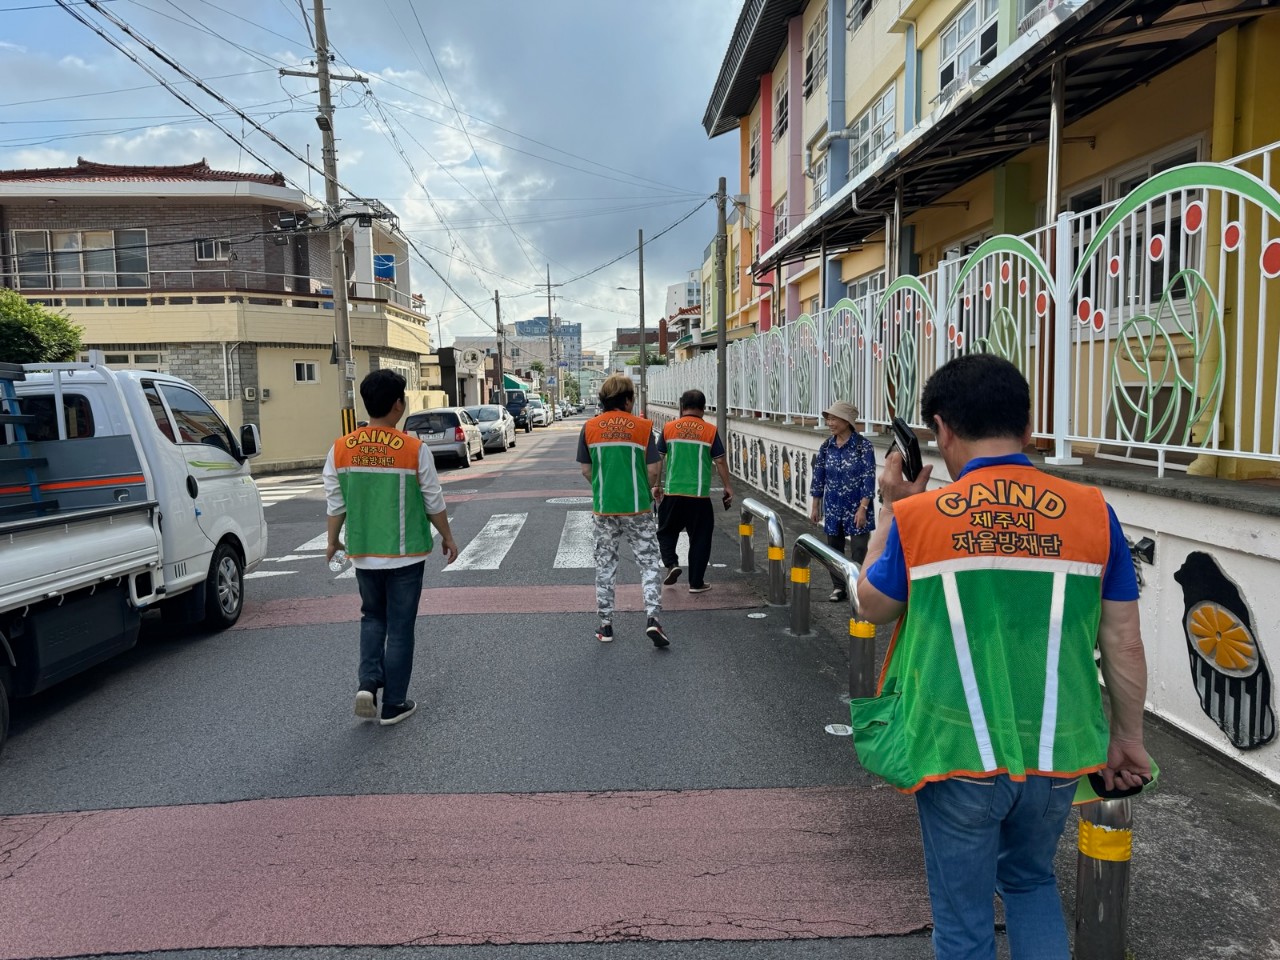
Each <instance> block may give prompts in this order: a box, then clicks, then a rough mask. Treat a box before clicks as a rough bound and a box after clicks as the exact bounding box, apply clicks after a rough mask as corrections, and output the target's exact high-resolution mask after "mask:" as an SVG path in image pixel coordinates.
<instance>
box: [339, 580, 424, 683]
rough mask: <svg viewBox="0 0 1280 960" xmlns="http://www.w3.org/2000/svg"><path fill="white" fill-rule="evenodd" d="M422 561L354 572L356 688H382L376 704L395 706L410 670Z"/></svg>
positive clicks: (407, 680) (420, 593)
mask: <svg viewBox="0 0 1280 960" xmlns="http://www.w3.org/2000/svg"><path fill="white" fill-rule="evenodd" d="M425 568H426V562H425V561H423V562H420V563H414V564H410V565H409V566H407V567H395V568H393V569H391V570H360V569H359V568H357V569H356V583H358V584H359V585H360V686H361V687H377V686H381V687H383V688H384V689H383V691H382V702H383V703H390V704H393V705H399V704H401V703H404V701H405V697H406V696H408V693H409V674H411V673H412V672H413V628H414V624H416V623H417V620H418V601H419V600H421V599H422V572H423V570H424V569H425Z"/></svg>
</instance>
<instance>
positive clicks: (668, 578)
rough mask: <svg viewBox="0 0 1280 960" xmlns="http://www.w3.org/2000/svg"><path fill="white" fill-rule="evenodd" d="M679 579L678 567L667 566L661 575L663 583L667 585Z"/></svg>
mask: <svg viewBox="0 0 1280 960" xmlns="http://www.w3.org/2000/svg"><path fill="white" fill-rule="evenodd" d="M679 579H680V568H679V567H667V572H666V573H665V574H663V576H662V582H663V584H665V585H666V586H668V587H669V586H671V585H672V584H673V583H675V582H676V581H677V580H679Z"/></svg>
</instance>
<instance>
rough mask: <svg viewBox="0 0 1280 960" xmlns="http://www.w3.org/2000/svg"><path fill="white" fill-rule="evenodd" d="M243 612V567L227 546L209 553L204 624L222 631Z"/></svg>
mask: <svg viewBox="0 0 1280 960" xmlns="http://www.w3.org/2000/svg"><path fill="white" fill-rule="evenodd" d="M242 609H244V564H243V563H241V561H240V554H238V553H236V551H235V549H234V548H233V547H231V546H230V545H229V544H226V543H220V544H218V548H217V549H216V550H214V551H213V560H212V561H211V562H210V564H209V577H208V579H207V580H206V581H205V622H206V623H207V624H208V625H209V626H211V627H213V628H214V629H215V630H225V629H226V628H227V627H229V626H231V625H232V624H234V623H235V622H236V621H237V620H239V619H240V611H241V610H242Z"/></svg>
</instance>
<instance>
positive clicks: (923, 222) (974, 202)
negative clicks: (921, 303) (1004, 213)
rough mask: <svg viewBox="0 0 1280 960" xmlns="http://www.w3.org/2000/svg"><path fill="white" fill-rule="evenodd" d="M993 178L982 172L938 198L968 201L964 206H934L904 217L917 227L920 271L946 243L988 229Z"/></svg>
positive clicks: (933, 262) (931, 265) (931, 263)
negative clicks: (966, 205)
mask: <svg viewBox="0 0 1280 960" xmlns="http://www.w3.org/2000/svg"><path fill="white" fill-rule="evenodd" d="M994 180H995V176H994V174H992V173H984V174H982V175H981V176H979V177H976V178H975V179H973V180H970V181H969V182H968V183H966V184H965V185H964V186H962V187H960V188H959V189H957V190H953V191H951V193H949V194H947V195H946V196H945V197H943V198H941V200H939V201H938V202H939V204H944V203H946V204H964V203H967V204H968V207H967V208H966V207H964V206H935V207H929V208H926V209H925V210H922V211H920V212H919V213H917V214H915V215H913V216H910V217H907V218H906V220H905V222H906V223H908V224H911V225H913V226H914V227H915V228H916V252H917V253H919V254H920V269H921V271H922V272H927V271H929V270H932V269H933V268H934V267H936V266H937V265H938V261H939V260H940V259H941V257H942V254H943V252H944V251H945V250H946V248H947V247H948V246H949V245H951V244H953V243H955V242H957V241H959V240H962V239H964V238H966V237H969V236H972V235H973V234H975V233H979V232H981V231H983V230H985V229H989V228H990V226H991V217H992V213H993V205H994V198H995V193H994Z"/></svg>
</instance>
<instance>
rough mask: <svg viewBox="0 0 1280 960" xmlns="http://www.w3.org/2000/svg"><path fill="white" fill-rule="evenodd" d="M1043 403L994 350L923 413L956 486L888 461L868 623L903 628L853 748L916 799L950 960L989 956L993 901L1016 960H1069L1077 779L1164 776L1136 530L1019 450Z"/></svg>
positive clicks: (862, 713) (857, 715)
mask: <svg viewBox="0 0 1280 960" xmlns="http://www.w3.org/2000/svg"><path fill="white" fill-rule="evenodd" d="M1030 408H1031V398H1030V391H1029V389H1028V387H1027V381H1026V380H1025V379H1024V378H1023V376H1022V374H1021V373H1020V372H1019V371H1018V369H1017V368H1016V367H1015V366H1013V364H1011V363H1009V362H1008V361H1006V360H1003V359H1000V358H999V357H996V356H993V355H990V354H972V355H969V356H964V357H959V358H957V359H955V360H952V361H950V362H949V363H947V364H946V365H944V366H943V367H941V368H939V369H938V371H937V372H936V373H934V375H933V376H932V377H930V379H929V382H928V383H927V384H926V385H925V388H924V391H923V394H922V396H921V399H920V412H921V415H922V417H923V420H924V422H925V423H926V424H928V425H929V426H930V427H931V428H932V430H933V432H934V435H935V436H936V437H937V441H938V449H939V452H940V453H941V454H942V459H943V462H944V463H945V464H946V466H947V470H948V471H949V472H950V474H951V476H953V477H954V478H955V479H954V480H953V481H952V482H951V483H949V484H947V485H946V486H943V487H941V488H938V489H933V490H927V489H926V487H927V484H928V480H929V473H930V470H931V468H930V467H925V468H924V469H923V470H922V471H921V475H920V476H919V477H917V479H916V480H915V481H914V482H908V481H906V480H905V479H904V478H903V476H902V458H901V456H900V455H899V454H898V453H897V452H893V453H891V454H890V455H889V456H888V457H887V458H886V461H885V470H884V474H883V476H882V477H881V481H880V485H881V495H882V497H883V500H884V509H883V513H882V519H884V520H888V521H889V522H887V523H881V524H879V525H878V526H877V527H876V531H875V534H874V536H873V538H872V540H871V543H870V546H869V549H868V551H867V558H866V564H865V565H864V566H863V573H862V577H861V579H860V580H859V582H858V598H859V602H860V605H861V611H862V615H863V617H865V618H866V619H868V620H871V621H872V622H875V623H889V622H891V621H894V620H896V621H897V626H896V629H895V631H894V636H893V640H892V642H891V643H890V646H889V651H888V653H887V654H886V656H885V664H884V667H883V670H882V673H881V677H880V695H879V697H877V698H875V699H873V700H860V701H854V703H853V704H852V713H853V723H854V730H855V733H854V743H855V745H856V746H857V747H858V751H859V758H860V759H861V760H862V762H863V765H864V766H865V767H866V768H867V769H868V770H870V771H871V772H872V773H876V774H878V775H880V776H881V777H883V778H884V779H886V780H888V781H889V782H890V783H891V784H893V785H894V786H896V787H898V788H899V789H900V790H903V791H904V792H908V793H913V794H914V795H915V797H916V806H917V811H918V814H919V818H920V832H921V836H922V839H923V841H924V855H925V870H926V873H927V875H928V880H929V898H930V901H931V902H932V905H933V921H934V932H933V946H934V952H935V954H936V955H937V957H938V958H939V960H957V958H965V960H968V958H978V957H983V958H986V957H994V956H995V935H994V913H993V905H992V904H993V899H994V894H995V893H996V892H997V891H998V892H999V893H1000V897H1001V900H1002V901H1003V902H1004V908H1005V917H1006V920H1007V929H1008V937H1009V950H1010V953H1011V955H1012V956H1013V958H1014V960H1021V958H1024V957H1035V958H1046V960H1049V958H1052V960H1066V958H1067V957H1068V945H1067V932H1066V924H1065V922H1064V919H1063V914H1062V902H1061V898H1060V896H1059V893H1058V889H1057V880H1056V877H1055V876H1054V871H1053V858H1054V852H1055V850H1056V849H1057V846H1058V839H1059V837H1060V836H1061V834H1062V830H1063V826H1064V825H1065V822H1066V818H1067V814H1068V812H1069V811H1070V809H1071V803H1072V799H1073V798H1074V796H1075V790H1076V781H1077V779H1079V778H1080V777H1081V776H1083V775H1085V774H1088V773H1091V772H1100V773H1101V776H1102V778H1103V780H1104V781H1105V783H1106V785H1107V788H1108V789H1111V788H1113V785H1119V786H1120V787H1122V788H1136V787H1139V786H1140V785H1141V784H1142V783H1143V780H1144V778H1149V777H1150V775H1151V766H1150V759H1149V757H1148V756H1147V753H1146V750H1145V748H1144V746H1143V734H1142V716H1143V705H1144V702H1145V698H1146V681H1147V670H1146V660H1145V657H1144V653H1143V646H1142V635H1141V630H1140V626H1139V622H1138V604H1137V597H1138V588H1137V581H1136V579H1135V577H1134V572H1133V565H1132V561H1131V559H1130V555H1129V550H1128V546H1127V543H1126V541H1125V537H1124V532H1123V531H1122V530H1121V528H1120V524H1119V521H1118V520H1117V519H1116V516H1115V514H1114V512H1112V510H1111V508H1110V507H1109V506H1108V505H1107V504H1106V502H1105V501H1104V500H1103V498H1102V494H1101V492H1100V491H1098V490H1097V489H1095V488H1093V487H1085V486H1081V485H1079V484H1075V483H1070V482H1068V481H1066V480H1062V479H1059V478H1057V477H1054V476H1050V475H1049V474H1046V473H1043V472H1041V471H1040V470H1037V469H1036V468H1035V467H1034V466H1032V464H1031V461H1030V460H1029V459H1027V457H1026V456H1024V455H1023V453H1022V451H1023V448H1024V447H1025V446H1026V445H1027V443H1028V442H1029V441H1030V439H1031V427H1030V422H1029V416H1030ZM1095 647H1097V648H1098V649H1100V651H1101V654H1102V674H1103V677H1104V678H1105V680H1106V683H1107V694H1108V697H1109V699H1110V701H1111V719H1110V723H1109V724H1108V720H1107V718H1106V716H1105V715H1104V713H1103V710H1102V698H1101V691H1100V688H1099V685H1098V674H1097V667H1096V666H1095V663H1094V657H1093V653H1094V649H1095ZM873 714H875V715H876V722H875V723H871V722H869V721H870V720H871V717H872V715H873ZM873 727H875V728H876V729H874V730H873Z"/></svg>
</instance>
